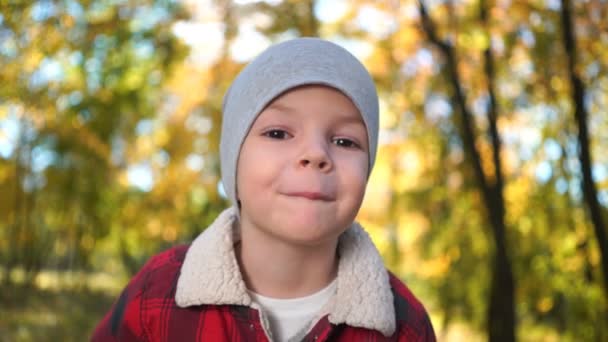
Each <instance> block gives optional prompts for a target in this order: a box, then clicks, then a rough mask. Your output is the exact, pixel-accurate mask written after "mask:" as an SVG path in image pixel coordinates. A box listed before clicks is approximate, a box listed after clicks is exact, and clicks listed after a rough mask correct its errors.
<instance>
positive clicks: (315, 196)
mask: <svg viewBox="0 0 608 342" xmlns="http://www.w3.org/2000/svg"><path fill="white" fill-rule="evenodd" d="M286 195H287V196H293V197H304V198H308V199H309V200H318V201H333V200H334V197H333V196H330V195H328V194H324V193H322V192H316V191H293V192H288V193H286Z"/></svg>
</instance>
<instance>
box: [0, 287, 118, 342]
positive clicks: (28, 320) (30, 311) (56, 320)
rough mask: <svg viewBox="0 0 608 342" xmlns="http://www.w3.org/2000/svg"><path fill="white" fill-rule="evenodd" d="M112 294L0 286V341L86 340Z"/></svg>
mask: <svg viewBox="0 0 608 342" xmlns="http://www.w3.org/2000/svg"><path fill="white" fill-rule="evenodd" d="M115 298H116V297H115V296H113V295H109V294H107V292H102V291H93V290H88V289H68V290H57V289H54V290H53V289H40V288H37V287H31V286H30V287H25V286H21V285H12V286H5V287H1V288H0V341H2V342H4V341H7V342H8V341H11V342H12V341H88V340H89V339H90V336H91V333H92V331H93V329H94V328H95V326H96V325H97V323H98V322H99V321H100V320H101V318H102V317H103V315H104V314H105V313H106V311H108V310H109V309H110V306H111V305H112V302H113V301H114V300H115Z"/></svg>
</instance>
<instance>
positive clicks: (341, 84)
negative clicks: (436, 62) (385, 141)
mask: <svg viewBox="0 0 608 342" xmlns="http://www.w3.org/2000/svg"><path fill="white" fill-rule="evenodd" d="M311 84H317V85H326V86H329V87H332V88H335V89H337V90H339V91H341V92H342V93H344V95H346V96H347V97H348V98H350V100H351V101H352V102H353V103H354V104H355V106H356V107H357V109H359V112H360V113H361V115H362V116H363V121H364V123H365V126H366V128H367V137H368V140H369V172H370V173H371V170H372V167H373V165H374V160H375V159H376V147H377V142H378V95H377V93H376V87H375V85H374V82H373V80H372V78H371V77H370V75H369V73H368V72H367V70H366V69H365V67H364V66H363V64H361V62H359V61H358V60H357V58H355V57H354V56H353V55H352V54H350V53H349V52H348V51H346V50H345V49H344V48H342V47H340V46H338V45H336V44H334V43H331V42H329V41H326V40H323V39H318V38H297V39H293V40H289V41H286V42H282V43H279V44H276V45H273V46H271V47H269V48H268V49H266V50H265V51H264V52H262V53H261V54H260V55H259V56H257V57H256V58H255V59H254V60H253V61H252V62H251V63H249V64H248V65H247V66H246V67H245V68H244V69H243V70H242V71H241V72H240V73H239V75H238V76H237V77H236V79H235V80H234V82H233V83H232V85H231V86H230V89H228V91H227V92H226V95H225V96H224V104H223V118H222V135H221V139H220V163H221V170H222V183H223V186H224V191H225V192H226V195H227V196H228V198H229V199H230V200H231V201H232V203H233V204H234V205H236V203H237V200H236V174H237V173H236V168H237V162H238V158H239V153H240V151H241V146H242V144H243V141H244V140H245V137H246V136H247V133H248V132H249V129H250V128H251V125H252V124H253V122H254V121H255V119H256V117H257V116H258V114H259V113H260V112H261V111H262V110H263V109H264V108H265V107H266V106H267V105H268V104H269V103H270V102H271V101H272V100H274V99H275V98H276V97H277V96H279V95H281V94H282V93H284V92H286V91H287V90H289V89H292V88H294V87H298V86H302V85H311ZM368 176H369V173H368Z"/></svg>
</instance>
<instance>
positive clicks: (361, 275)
mask: <svg viewBox="0 0 608 342" xmlns="http://www.w3.org/2000/svg"><path fill="white" fill-rule="evenodd" d="M236 215H237V212H236V210H235V208H234V207H232V208H229V209H226V210H225V211H224V212H222V213H221V214H220V215H219V216H218V218H217V219H216V220H215V222H213V224H211V226H209V227H208V228H207V229H206V230H205V231H203V232H202V233H201V234H200V235H199V236H198V237H197V238H196V239H195V240H194V241H193V242H192V244H191V246H190V248H189V249H188V252H187V253H186V258H185V260H184V263H183V265H182V268H181V274H180V276H179V279H178V281H177V291H176V294H175V301H176V302H177V305H178V306H180V307H187V306H191V305H203V304H212V305H245V306H250V305H251V304H252V301H251V298H250V297H249V295H248V294H247V288H246V287H245V282H244V281H243V278H242V276H241V272H240V270H239V266H238V263H237V260H236V257H235V254H234V242H235V238H236V237H235V234H237V233H236V232H234V231H233V228H232V227H233V223H234V220H235V219H236V217H237V216H236ZM338 249H339V255H340V261H339V266H338V278H337V290H336V295H335V298H334V305H332V307H331V308H330V309H329V321H330V322H331V323H333V324H341V323H345V324H347V325H350V326H355V327H362V328H367V329H374V330H378V331H380V332H381V333H382V334H383V335H385V336H390V335H392V334H393V333H394V331H395V325H396V323H395V309H394V306H393V294H392V292H391V288H390V284H389V278H388V273H387V271H386V269H385V268H384V264H383V262H382V259H381V258H380V255H379V254H378V251H377V249H376V247H375V246H374V244H373V242H372V241H371V239H370V238H369V236H368V234H367V233H366V232H365V231H364V230H363V228H361V226H360V225H359V224H357V223H354V224H353V225H352V226H351V227H350V228H349V229H348V230H347V231H346V232H344V233H343V234H342V236H340V241H339V244H338Z"/></svg>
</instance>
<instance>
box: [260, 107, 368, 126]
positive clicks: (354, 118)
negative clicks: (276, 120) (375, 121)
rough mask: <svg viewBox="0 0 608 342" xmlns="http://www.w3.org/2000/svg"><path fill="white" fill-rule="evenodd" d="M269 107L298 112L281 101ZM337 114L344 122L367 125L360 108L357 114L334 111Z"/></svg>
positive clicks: (280, 110)
mask: <svg viewBox="0 0 608 342" xmlns="http://www.w3.org/2000/svg"><path fill="white" fill-rule="evenodd" d="M267 109H273V110H276V111H279V112H281V113H294V112H297V110H296V109H295V108H293V107H290V106H288V105H285V104H282V103H280V102H273V103H271V104H270V105H269V106H268V107H267ZM334 113H335V114H338V116H339V119H340V120H341V121H342V122H343V123H348V124H351V123H352V124H361V125H363V127H365V126H366V124H365V120H363V116H361V114H360V113H359V110H358V109H357V113H356V115H344V113H342V112H339V111H336V112H334Z"/></svg>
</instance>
